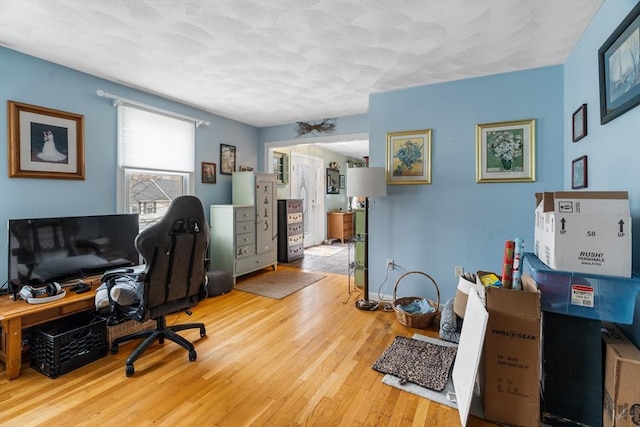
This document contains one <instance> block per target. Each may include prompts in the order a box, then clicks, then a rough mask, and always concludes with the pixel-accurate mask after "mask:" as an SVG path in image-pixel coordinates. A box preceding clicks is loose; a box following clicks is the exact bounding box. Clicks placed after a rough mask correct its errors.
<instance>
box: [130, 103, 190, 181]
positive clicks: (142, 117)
mask: <svg viewBox="0 0 640 427" xmlns="http://www.w3.org/2000/svg"><path fill="white" fill-rule="evenodd" d="M118 108H119V110H120V120H121V127H120V129H121V132H122V134H121V136H120V138H121V143H122V145H121V150H122V152H121V166H122V167H124V168H141V169H154V170H165V171H174V172H186V173H193V172H194V168H195V143H194V141H195V124H194V123H193V122H192V121H187V120H182V119H179V118H174V117H169V116H166V115H163V114H158V113H153V112H149V111H146V110H143V109H140V108H136V107H132V106H130V105H126V104H120V105H119V106H118Z"/></svg>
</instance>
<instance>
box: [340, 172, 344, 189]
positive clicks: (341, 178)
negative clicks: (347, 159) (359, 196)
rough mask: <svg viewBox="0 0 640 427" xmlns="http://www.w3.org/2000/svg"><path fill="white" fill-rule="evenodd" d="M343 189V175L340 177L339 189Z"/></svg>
mask: <svg viewBox="0 0 640 427" xmlns="http://www.w3.org/2000/svg"><path fill="white" fill-rule="evenodd" d="M343 188H344V175H340V189H343Z"/></svg>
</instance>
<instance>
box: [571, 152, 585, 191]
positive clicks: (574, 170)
mask: <svg viewBox="0 0 640 427" xmlns="http://www.w3.org/2000/svg"><path fill="white" fill-rule="evenodd" d="M587 185H588V181H587V156H582V157H578V158H577V159H575V160H573V161H572V162H571V188H572V189H574V190H578V189H580V188H587Z"/></svg>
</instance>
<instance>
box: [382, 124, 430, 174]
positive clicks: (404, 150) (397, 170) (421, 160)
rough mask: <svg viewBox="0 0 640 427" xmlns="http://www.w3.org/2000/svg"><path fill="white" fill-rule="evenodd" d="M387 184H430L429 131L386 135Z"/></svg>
mask: <svg viewBox="0 0 640 427" xmlns="http://www.w3.org/2000/svg"><path fill="white" fill-rule="evenodd" d="M387 184H431V129H423V130H414V131H408V132H391V133H388V134H387Z"/></svg>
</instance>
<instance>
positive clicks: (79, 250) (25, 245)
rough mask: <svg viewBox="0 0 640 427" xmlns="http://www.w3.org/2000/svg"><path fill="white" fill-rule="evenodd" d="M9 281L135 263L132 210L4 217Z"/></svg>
mask: <svg viewBox="0 0 640 427" xmlns="http://www.w3.org/2000/svg"><path fill="white" fill-rule="evenodd" d="M8 231H9V238H8V242H9V252H8V253H9V269H8V276H9V277H8V279H9V284H10V285H13V286H14V287H15V288H19V287H20V286H22V285H27V284H28V285H31V286H38V285H41V284H45V283H50V282H65V281H70V280H73V279H79V278H83V277H87V276H93V275H98V274H102V273H103V272H105V271H107V270H109V269H112V268H119V267H130V266H134V265H138V264H140V256H139V254H138V251H137V250H136V248H135V245H134V241H135V238H136V236H137V235H138V214H114V215H94V216H78V217H59V218H30V219H10V220H9V224H8Z"/></svg>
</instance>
